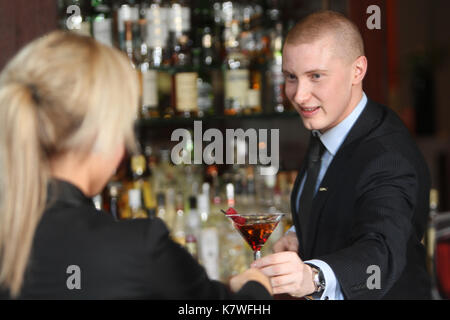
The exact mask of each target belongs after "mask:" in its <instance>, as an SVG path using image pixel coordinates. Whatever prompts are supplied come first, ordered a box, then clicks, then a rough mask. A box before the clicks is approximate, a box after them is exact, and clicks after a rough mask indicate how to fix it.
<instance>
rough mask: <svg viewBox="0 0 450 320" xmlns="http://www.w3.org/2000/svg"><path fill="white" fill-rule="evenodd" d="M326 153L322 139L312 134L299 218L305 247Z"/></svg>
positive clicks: (302, 244)
mask: <svg viewBox="0 0 450 320" xmlns="http://www.w3.org/2000/svg"><path fill="white" fill-rule="evenodd" d="M324 151H325V147H324V145H323V144H322V142H321V141H320V139H319V138H318V137H316V136H314V134H311V139H310V143H309V152H308V155H307V167H306V181H305V184H304V185H303V190H302V194H301V196H300V203H299V215H300V216H299V218H300V230H301V237H302V239H301V240H302V243H301V246H303V247H304V245H305V241H306V239H307V236H308V226H309V221H310V216H311V209H312V203H313V199H314V194H315V188H316V183H317V177H318V175H319V171H320V164H321V158H322V155H323V153H324Z"/></svg>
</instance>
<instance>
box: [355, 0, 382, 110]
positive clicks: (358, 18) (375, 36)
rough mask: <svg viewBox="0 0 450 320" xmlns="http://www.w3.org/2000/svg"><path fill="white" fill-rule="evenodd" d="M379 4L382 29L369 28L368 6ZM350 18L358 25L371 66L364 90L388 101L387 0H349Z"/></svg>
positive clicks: (373, 96)
mask: <svg viewBox="0 0 450 320" xmlns="http://www.w3.org/2000/svg"><path fill="white" fill-rule="evenodd" d="M371 5H377V6H379V7H380V9H381V29H379V30H378V29H373V30H370V29H368V28H367V25H366V23H367V18H368V17H369V16H370V14H367V13H366V11H367V8H368V7H369V6H371ZM348 6H349V18H350V19H351V20H352V21H353V22H354V23H355V24H356V25H357V26H358V28H359V30H360V31H361V34H362V37H363V39H364V45H365V52H366V57H367V59H368V61H369V68H368V71H367V74H366V77H365V79H364V91H365V92H366V94H367V95H368V96H369V97H370V98H372V99H373V100H375V101H377V102H379V103H383V104H387V103H388V61H387V54H388V53H387V25H386V0H349V2H348Z"/></svg>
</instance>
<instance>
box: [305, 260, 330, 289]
mask: <svg viewBox="0 0 450 320" xmlns="http://www.w3.org/2000/svg"><path fill="white" fill-rule="evenodd" d="M309 266H310V267H311V269H312V272H313V282H314V287H315V288H316V290H315V292H316V293H318V292H322V291H323V290H325V285H326V283H325V277H324V276H323V272H322V270H320V268H318V267H316V266H315V265H312V264H310V265H309Z"/></svg>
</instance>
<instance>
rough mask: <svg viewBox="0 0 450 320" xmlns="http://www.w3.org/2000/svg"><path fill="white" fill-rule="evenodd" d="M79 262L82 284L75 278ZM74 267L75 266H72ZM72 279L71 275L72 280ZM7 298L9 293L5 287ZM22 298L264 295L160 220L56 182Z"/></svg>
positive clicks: (265, 293)
mask: <svg viewBox="0 0 450 320" xmlns="http://www.w3.org/2000/svg"><path fill="white" fill-rule="evenodd" d="M72 265H75V266H78V267H79V270H80V275H81V277H80V279H81V282H80V283H81V288H80V289H72V290H70V289H68V286H67V282H68V280H69V283H72V284H73V283H75V282H74V281H72V280H73V278H70V277H71V276H72V275H74V274H75V273H74V271H71V270H70V269H69V270H68V268H69V266H72ZM68 271H69V272H68ZM69 278H70V279H69ZM3 297H4V298H5V297H7V295H6V292H5V291H4V292H3ZM19 298H22V299H252V298H256V299H266V298H270V295H269V293H268V292H267V291H266V289H265V288H264V287H263V286H262V285H261V284H259V283H258V282H253V281H250V282H248V283H247V284H246V285H244V287H243V288H242V289H241V290H240V291H239V292H238V293H237V294H232V293H231V292H230V291H229V290H228V289H227V287H226V286H225V285H224V284H222V283H220V282H218V281H212V280H209V279H208V277H207V274H206V272H205V270H204V269H203V268H202V267H201V266H200V265H199V264H198V263H197V262H196V261H195V260H194V259H193V258H192V257H191V255H190V254H189V253H188V252H187V251H186V250H185V249H184V248H182V247H181V246H180V245H178V244H176V243H175V242H173V241H172V240H171V239H170V238H169V232H168V230H167V228H166V226H165V225H164V223H163V222H162V221H161V220H160V219H158V218H155V219H151V220H150V219H145V220H144V219H138V220H129V221H118V222H116V221H114V220H113V219H112V217H111V216H110V215H109V214H107V213H105V212H101V211H97V210H96V209H95V207H94V206H93V203H92V201H91V199H89V198H87V197H85V196H84V194H83V193H82V192H81V191H80V190H79V189H78V188H77V187H75V186H74V185H72V184H70V183H68V182H64V181H54V184H51V185H50V188H49V204H48V208H47V209H46V210H45V212H44V214H43V216H42V219H41V221H40V223H39V225H38V228H37V230H36V234H35V237H34V243H33V249H32V254H31V258H30V260H29V266H28V270H27V273H26V277H25V281H24V286H23V288H22V291H21V295H20V297H19Z"/></svg>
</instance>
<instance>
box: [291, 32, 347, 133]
mask: <svg viewBox="0 0 450 320" xmlns="http://www.w3.org/2000/svg"><path fill="white" fill-rule="evenodd" d="M334 52H335V48H334V47H333V41H332V39H330V38H323V39H319V40H317V41H314V42H312V43H305V44H298V45H292V44H288V43H287V44H285V46H284V48H283V73H284V76H285V92H286V96H287V97H288V99H289V101H290V102H291V103H292V105H293V106H294V107H295V109H296V110H297V112H298V113H299V114H300V116H301V118H302V121H303V124H304V126H305V127H306V128H307V129H308V130H313V129H315V130H320V131H321V132H322V133H323V132H325V131H327V130H328V129H330V128H333V127H334V126H336V125H337V124H338V123H339V122H341V121H342V120H343V119H345V118H346V117H347V115H349V114H350V113H351V111H352V109H353V107H354V106H352V105H351V97H352V69H353V68H352V63H350V62H348V61H346V60H345V59H343V58H341V57H339V56H338V55H336V54H335V53H334Z"/></svg>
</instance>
